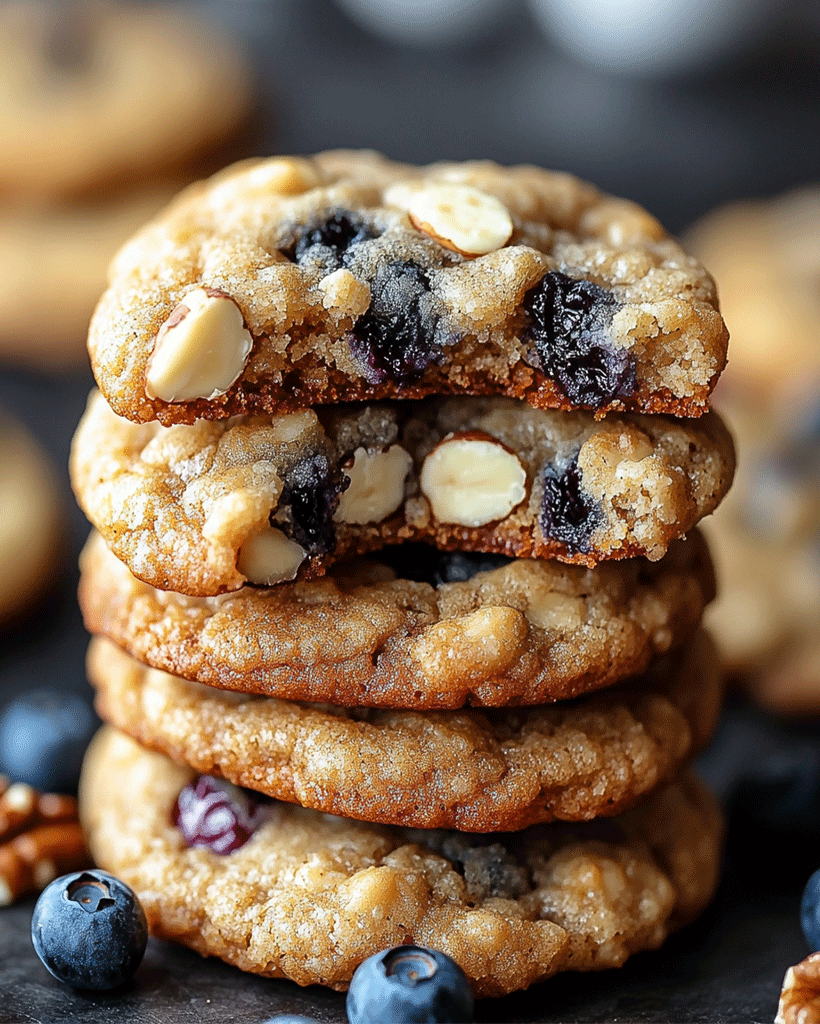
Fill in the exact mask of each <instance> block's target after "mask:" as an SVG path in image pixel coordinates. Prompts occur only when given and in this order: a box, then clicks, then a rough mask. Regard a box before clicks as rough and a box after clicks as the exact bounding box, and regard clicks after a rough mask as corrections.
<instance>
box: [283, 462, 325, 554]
mask: <svg viewBox="0 0 820 1024" xmlns="http://www.w3.org/2000/svg"><path fill="white" fill-rule="evenodd" d="M339 476H340V475H339V473H338V472H337V471H333V470H332V469H331V466H330V462H329V460H328V458H327V456H326V455H322V454H318V455H314V456H311V457H310V458H308V459H303V460H302V461H301V462H298V463H297V464H296V465H295V466H294V468H293V469H292V470H291V471H290V472H289V473H288V475H287V479H286V482H285V486H284V487H283V489H282V495H281V497H280V499H279V508H278V509H277V510H276V512H275V513H274V516H273V519H272V520H271V521H272V522H273V523H275V524H276V526H278V527H280V528H281V529H282V531H283V532H284V533H285V534H287V536H288V537H290V538H292V539H293V540H295V541H296V543H297V544H300V545H301V546H302V547H303V548H304V549H305V551H307V553H308V555H310V556H313V557H316V556H318V555H325V554H327V553H328V551H332V550H333V547H334V545H335V543H336V531H335V529H334V526H333V515H334V513H335V512H336V508H337V506H338V504H339V494H340V493H341V490H342V483H341V480H340V479H339Z"/></svg>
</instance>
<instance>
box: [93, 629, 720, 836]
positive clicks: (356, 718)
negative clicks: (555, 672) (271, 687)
mask: <svg viewBox="0 0 820 1024" xmlns="http://www.w3.org/2000/svg"><path fill="white" fill-rule="evenodd" d="M88 671H89V677H90V679H91V682H92V684H93V685H94V687H95V688H96V691H97V710H98V711H99V713H100V715H101V717H102V718H103V719H104V720H105V721H107V722H109V723H111V724H112V725H115V726H116V727H117V728H118V729H121V730H122V731H123V732H125V733H127V734H128V735H129V736H132V737H133V738H134V739H135V740H137V741H138V742H139V743H140V744H142V745H143V746H145V747H147V748H149V749H151V750H157V751H159V752H161V753H164V754H167V755H168V756H169V757H172V758H173V759H174V760H175V761H177V762H178V763H180V764H183V765H188V766H189V767H191V768H194V769H196V770H197V771H199V772H202V773H204V774H206V775H220V776H222V777H223V778H226V779H228V780H229V781H231V782H233V783H236V784H237V785H240V786H245V787H248V788H249V789H253V790H255V791H258V792H260V793H264V794H267V795H268V796H271V797H275V798H276V799H278V800H286V801H290V802H293V803H299V804H301V805H302V806H303V807H312V808H314V809H315V810H319V811H326V812H328V813H331V814H340V815H343V816H344V817H348V818H357V819H362V820H364V821H378V822H384V823H387V824H393V825H412V826H416V827H419V828H457V829H460V830H462V831H465V832H499V831H509V830H515V829H522V828H525V827H526V826H528V825H533V824H536V823H539V822H548V821H553V820H556V819H558V820H562V821H582V820H583V821H586V820H589V819H592V818H597V817H601V816H606V817H610V816H612V815H614V814H618V813H619V812H621V811H623V810H625V809H626V808H628V807H631V806H632V805H634V804H635V803H637V802H638V800H639V799H640V798H641V797H643V796H645V795H646V794H647V793H649V792H650V791H652V790H653V789H655V788H656V787H657V786H658V785H659V784H660V783H662V782H665V781H668V780H669V779H671V778H672V777H673V776H675V775H677V773H678V772H679V771H680V769H681V767H682V765H683V764H684V763H685V762H686V761H687V760H688V759H689V758H691V757H692V756H693V755H694V754H695V753H696V752H697V750H698V749H699V748H700V747H702V746H703V745H704V743H706V742H707V741H708V739H709V738H710V737H711V735H712V732H713V730H714V728H715V725H716V723H717V718H718V713H719V710H720V703H721V694H722V686H721V675H720V669H719V666H718V661H717V657H716V654H715V651H714V648H713V646H712V645H711V643H710V642H709V641H708V640H707V639H706V638H705V637H704V636H703V635H700V636H699V637H697V638H696V639H694V640H693V641H690V643H689V644H688V645H687V646H686V648H684V649H683V650H681V651H679V652H676V654H675V655H674V656H672V657H671V658H668V659H665V660H664V662H662V663H661V664H658V665H656V666H655V667H654V668H653V669H652V670H651V671H650V672H649V673H647V675H646V677H644V678H641V679H638V680H635V681H634V682H633V683H631V684H630V685H629V686H628V687H626V688H623V689H621V688H619V690H618V691H616V692H613V693H607V694H605V695H600V696H596V697H592V698H589V697H587V698H583V699H582V700H580V701H575V702H573V703H570V704H567V703H563V702H562V703H558V704H551V705H548V706H547V707H543V706H542V707H535V708H527V709H515V710H503V709H500V710H498V711H477V710H463V711H449V712H435V711H426V712H424V711H421V712H412V711H371V710H359V711H346V710H345V709H343V708H339V707H336V706H333V705H322V704H295V703H292V702H290V701H282V700H274V699H272V698H270V697H257V698H248V697H244V698H238V697H237V696H236V695H235V694H228V693H225V692H224V691H222V690H215V689H212V688H211V687H207V686H203V685H202V684H200V683H192V682H188V681H186V680H183V679H180V678H179V677H176V676H171V675H168V674H167V673H165V672H160V671H158V670H156V669H149V668H146V667H144V666H143V665H141V664H140V663H139V662H137V661H134V660H133V659H131V658H129V657H128V655H126V654H123V653H122V652H121V651H119V650H118V649H117V648H116V647H114V645H113V644H111V643H110V641H107V640H101V639H99V638H98V639H95V640H93V641H92V643H91V647H90V648H89V655H88Z"/></svg>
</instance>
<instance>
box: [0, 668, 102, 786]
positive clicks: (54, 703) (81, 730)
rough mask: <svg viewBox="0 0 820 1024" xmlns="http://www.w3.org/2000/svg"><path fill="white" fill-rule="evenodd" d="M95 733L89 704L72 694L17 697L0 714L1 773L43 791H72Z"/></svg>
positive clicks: (49, 692)
mask: <svg viewBox="0 0 820 1024" xmlns="http://www.w3.org/2000/svg"><path fill="white" fill-rule="evenodd" d="M96 728H97V718H96V716H95V715H94V712H93V710H92V708H91V705H90V704H89V703H88V701H86V700H84V699H83V698H82V697H80V696H78V695H77V694H75V693H70V692H69V691H66V690H58V689H51V688H44V689H40V690H31V691H29V692H27V693H22V694H20V695H19V696H18V697H15V698H14V699H13V700H11V701H9V703H8V704H6V706H5V708H4V709H3V711H2V713H0V772H2V773H3V774H5V775H8V776H9V777H10V778H12V779H15V780H17V781H19V782H27V783H28V784H29V785H30V786H34V788H35V789H39V790H42V791H44V792H51V793H71V792H74V791H75V790H76V789H77V780H78V779H79V776H80V767H81V765H82V760H83V754H84V753H85V748H86V747H87V746H88V741H89V740H90V739H91V736H92V735H93V733H94V730H95V729H96Z"/></svg>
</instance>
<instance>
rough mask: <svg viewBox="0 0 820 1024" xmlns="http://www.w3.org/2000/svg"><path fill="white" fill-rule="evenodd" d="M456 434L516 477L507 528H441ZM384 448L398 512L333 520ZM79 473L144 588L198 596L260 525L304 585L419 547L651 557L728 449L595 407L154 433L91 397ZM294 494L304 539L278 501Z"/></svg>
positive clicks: (697, 499)
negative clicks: (368, 460)
mask: <svg viewBox="0 0 820 1024" xmlns="http://www.w3.org/2000/svg"><path fill="white" fill-rule="evenodd" d="M453 433H454V434H455V435H456V437H458V436H459V435H465V436H464V437H463V438H462V439H463V440H466V441H468V442H469V441H470V439H471V438H472V439H475V437H476V434H478V435H479V437H480V438H484V439H487V438H488V439H489V441H490V442H491V445H490V446H491V447H492V448H493V449H494V450H497V451H498V452H500V453H501V454H504V453H506V456H507V458H508V459H509V460H510V461H511V463H512V464H513V465H514V466H515V467H517V468H518V469H519V470H520V472H521V477H522V479H524V480H525V486H524V488H523V489H522V490H521V491H520V492H519V495H514V496H513V498H512V499H511V503H512V502H515V501H517V502H518V503H517V504H515V507H513V508H512V509H511V511H507V512H505V513H504V514H503V515H502V516H501V518H499V519H497V520H495V521H491V522H481V523H480V524H479V525H476V526H471V525H465V524H464V522H463V521H462V522H461V523H453V522H443V521H442V520H441V519H440V518H436V515H435V514H434V513H435V512H436V511H437V509H436V507H435V496H436V495H437V494H440V493H445V492H446V488H447V487H451V490H450V491H449V493H450V495H451V496H453V495H454V496H455V499H457V500H456V501H455V504H456V507H457V509H466V508H468V507H469V501H472V498H473V493H474V492H473V491H470V490H468V489H465V490H464V491H463V492H462V491H461V490H459V486H460V485H452V486H451V484H450V481H449V480H448V479H447V476H446V474H442V475H443V477H444V483H443V484H440V483H439V481H438V479H437V478H436V479H434V481H433V484H431V485H428V484H426V483H425V470H426V468H427V466H428V465H429V464H430V459H431V458H433V457H434V456H435V455H436V453H437V452H438V451H440V450H441V448H443V447H444V445H439V442H442V441H444V442H446V441H447V440H448V438H449V437H450V435H451V434H453ZM394 443H398V445H399V446H400V447H401V448H402V450H403V451H405V452H408V453H409V456H410V457H411V458H408V465H410V463H411V462H412V464H411V465H410V468H409V471H408V476H407V479H406V482H405V484H404V500H403V502H401V503H400V505H399V507H398V508H396V509H395V512H394V513H392V514H388V515H387V516H386V517H385V518H383V519H382V520H381V521H377V522H372V523H365V524H364V525H356V524H353V523H345V522H335V523H334V522H333V519H334V514H335V510H336V508H337V503H338V500H339V492H340V490H341V489H342V487H343V482H344V475H345V469H344V467H345V465H347V464H348V462H349V460H350V458H351V457H352V456H353V453H354V452H357V451H360V450H361V451H365V452H368V453H378V452H381V451H383V450H384V449H386V448H389V447H391V446H392V445H393V444H394ZM482 443H483V442H482ZM437 445H438V446H439V447H438V448H437ZM434 449H435V450H434ZM482 461H483V455H482V457H480V458H473V456H472V454H468V455H464V454H462V453H461V452H458V453H457V454H456V458H455V460H454V463H453V464H452V465H451V467H450V469H451V470H455V469H456V468H458V470H459V472H460V471H461V470H462V469H464V470H465V471H470V472H472V471H473V470H478V471H480V469H481V465H482ZM71 469H72V479H73V483H74V488H75V492H76V494H77V498H78V500H79V502H80V504H81V505H82V507H83V509H84V511H85V512H86V514H87V515H88V517H89V518H90V519H91V521H92V522H93V524H94V525H95V527H96V528H97V529H98V530H99V531H100V532H101V533H102V534H103V536H104V537H105V538H106V540H107V542H108V543H109V545H110V546H111V548H112V550H113V551H114V552H115V554H116V555H117V556H118V557H119V558H121V559H122V560H123V561H124V562H126V564H127V565H128V566H129V568H130V569H131V571H132V572H133V573H134V574H135V575H136V576H138V577H139V578H140V579H143V580H145V581H146V582H148V583H150V584H151V585H152V586H155V587H159V588H160V589H169V590H174V591H177V592H179V593H186V594H193V595H200V596H207V595H215V594H219V593H223V592H225V591H229V590H236V589H237V588H238V587H240V586H242V584H243V583H245V582H246V579H247V576H246V575H245V574H244V573H243V572H242V571H240V568H239V567H238V564H237V563H238V560H240V552H241V550H242V549H243V545H244V544H245V543H246V542H247V541H248V540H249V539H251V538H253V537H255V536H257V535H259V534H262V533H266V532H267V531H268V528H269V527H270V526H274V527H276V528H277V529H278V530H279V531H280V532H281V531H284V532H285V533H286V534H287V535H288V537H290V538H293V539H294V540H297V541H299V542H300V544H301V545H302V548H303V560H302V562H301V564H300V566H299V568H298V576H299V578H310V577H311V576H316V575H319V574H321V573H323V572H324V570H325V568H326V566H327V565H328V564H330V563H331V562H332V561H333V560H336V559H338V558H341V557H342V556H344V555H347V554H352V553H361V552H365V551H369V550H375V549H378V548H381V547H382V546H384V545H385V544H386V543H391V542H398V541H404V540H414V539H416V540H428V541H430V542H432V543H433V544H435V545H436V546H437V547H439V548H443V549H450V550H477V551H492V552H499V553H502V554H506V555H512V556H524V557H533V558H535V557H539V558H544V557H557V558H560V559H561V560H563V561H567V562H578V563H582V564H586V565H594V564H596V563H597V562H598V561H599V560H601V559H609V558H626V557H631V556H634V555H646V556H648V557H649V558H651V559H653V560H654V559H658V558H660V557H662V555H663V553H664V552H665V551H666V549H667V547H668V545H669V543H670V542H671V541H672V540H673V539H674V538H676V537H680V536H682V535H683V534H685V533H686V532H687V531H688V530H689V529H691V527H693V526H694V525H695V524H696V523H697V522H698V521H699V520H700V519H701V518H702V517H703V516H704V515H707V514H708V513H709V512H711V511H712V510H713V509H714V508H715V506H716V505H717V504H718V502H719V501H720V499H721V498H722V496H723V495H724V494H725V492H726V490H727V489H728V487H729V484H730V483H731V479H732V474H733V471H734V450H733V446H732V441H731V438H730V436H729V434H728V432H727V431H726V429H725V428H724V426H723V424H722V423H721V422H720V420H719V419H718V418H717V416H716V415H715V414H713V413H710V414H709V415H707V416H706V417H704V418H702V419H700V420H698V421H694V422H689V423H685V422H683V421H677V420H672V419H669V418H666V417H653V416H636V415H632V414H624V415H623V416H618V417H615V418H610V419H608V420H606V421H604V422H596V421H595V420H594V419H593V417H592V415H591V414H589V413H580V412H578V413H564V412H559V411H556V410H538V409H531V408H530V407H529V406H526V405H524V404H522V403H519V402H515V401H514V400H511V399H504V398H496V399H482V398H459V399H451V400H447V401H443V402H442V401H440V400H436V399H429V400H427V401H426V402H422V403H418V404H415V403H414V404H412V405H411V404H410V403H392V404H389V405H376V406H366V405H365V406H361V405H359V406H349V407H342V408H341V409H334V410H332V411H326V412H325V413H324V414H323V417H322V419H321V420H320V418H319V417H318V416H317V414H316V412H315V411H304V412H301V413H293V414H290V415H283V416H278V417H273V418H269V417H239V418H237V419H233V420H220V421H207V420H200V421H199V422H198V423H195V424H193V425H190V426H188V425H176V426H173V427H162V426H160V424H158V423H148V424H134V423H131V422H130V421H128V420H125V419H122V418H120V417H118V416H116V415H115V414H114V413H113V412H112V411H111V409H110V408H109V407H108V405H107V404H106V402H105V400H104V399H103V398H102V396H101V395H100V394H99V393H94V394H92V397H91V399H90V401H89V406H88V409H87V411H86V414H85V416H84V418H83V420H82V421H81V423H80V426H79V428H78V431H77V435H76V437H75V440H74V445H73V450H72V461H71ZM456 475H457V474H456ZM450 480H452V474H451V476H450ZM298 481H301V482H298ZM305 481H307V483H305ZM471 486H472V485H471ZM480 486H481V487H484V486H487V484H485V483H483V482H482V483H481V485H480ZM489 486H492V481H490V483H489ZM439 487H440V488H441V489H440V490H437V489H436V488H439ZM465 487H466V485H465ZM300 488H301V492H300V493H302V494H303V495H307V504H308V506H309V508H310V510H311V513H310V514H311V516H312V520H311V523H310V524H308V529H310V530H312V531H313V533H312V535H311V536H306V534H305V528H303V524H300V522H299V521H298V511H297V510H296V508H295V505H294V502H293V500H292V499H290V500H289V497H288V496H289V495H292V494H293V493H294V491H299V489H300ZM420 488H421V490H420ZM398 493H399V500H400V501H401V493H402V492H401V489H400V490H399V492H398ZM521 495H523V500H522V499H521ZM441 514H442V513H440V512H439V515H441ZM447 514H448V515H455V517H456V518H459V517H460V512H458V511H456V512H455V513H447ZM547 517H549V518H547ZM337 518H338V517H337ZM296 571H297V570H293V573H291V574H290V575H287V576H285V577H284V578H285V579H292V578H293V574H294V573H295V572H296ZM254 582H261V581H260V580H254Z"/></svg>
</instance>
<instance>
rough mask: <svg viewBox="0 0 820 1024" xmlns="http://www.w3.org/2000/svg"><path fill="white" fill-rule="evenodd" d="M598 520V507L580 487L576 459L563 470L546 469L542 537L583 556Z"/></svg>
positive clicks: (542, 504)
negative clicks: (557, 542) (563, 545)
mask: <svg viewBox="0 0 820 1024" xmlns="http://www.w3.org/2000/svg"><path fill="white" fill-rule="evenodd" d="M601 519H602V512H601V509H600V506H599V505H598V504H597V503H596V501H595V499H594V498H593V497H592V495H590V494H587V493H586V491H584V489H583V487H582V486H581V474H580V471H579V469H578V456H577V455H576V457H575V458H574V459H573V460H572V462H570V463H569V465H568V466H567V467H566V468H565V469H563V470H557V469H556V468H555V467H554V466H547V467H546V469H545V470H544V497H543V498H542V499H541V518H540V526H541V532H542V533H543V534H544V536H545V537H547V538H549V539H550V540H557V541H560V542H561V543H562V544H565V545H566V548H567V551H568V552H569V553H570V554H576V553H577V552H579V551H581V552H586V551H589V541H590V537H591V536H592V534H593V533H594V532H595V529H596V527H597V526H598V524H599V523H600V522H601Z"/></svg>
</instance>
